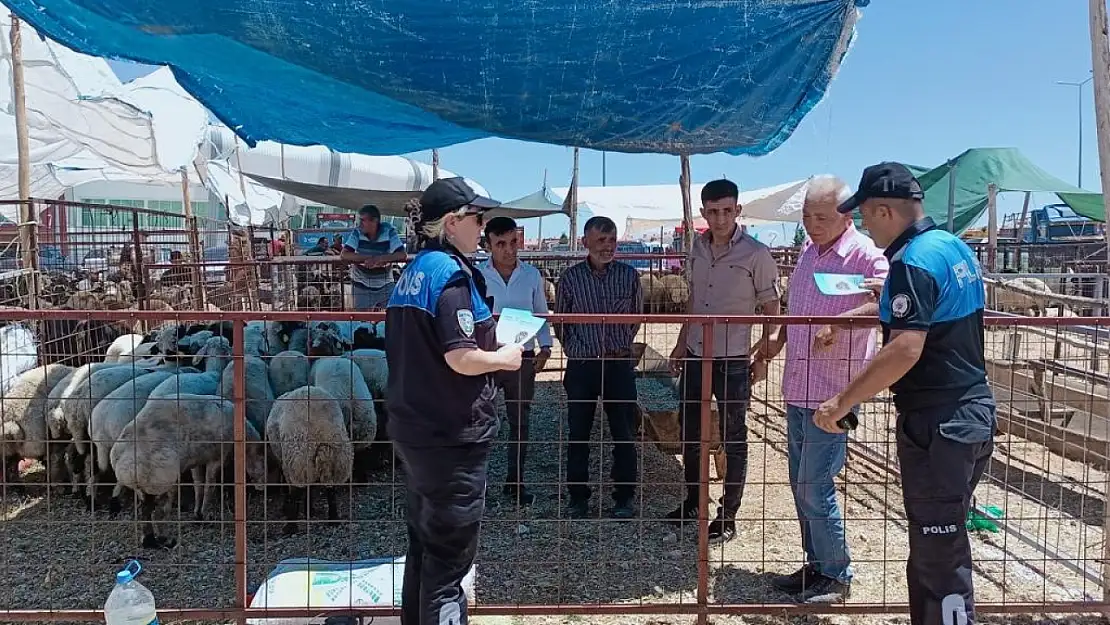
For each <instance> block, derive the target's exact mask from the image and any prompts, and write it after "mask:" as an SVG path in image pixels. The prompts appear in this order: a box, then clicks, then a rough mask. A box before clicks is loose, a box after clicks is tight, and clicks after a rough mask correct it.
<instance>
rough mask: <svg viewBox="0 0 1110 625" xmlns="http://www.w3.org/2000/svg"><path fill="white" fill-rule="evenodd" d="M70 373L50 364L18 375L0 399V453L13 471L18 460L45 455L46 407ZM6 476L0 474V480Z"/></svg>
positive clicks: (68, 368) (67, 369)
mask: <svg viewBox="0 0 1110 625" xmlns="http://www.w3.org/2000/svg"><path fill="white" fill-rule="evenodd" d="M72 372H73V367H70V366H68V365H59V364H51V365H46V366H42V367H35V368H34V369H30V370H28V371H24V372H23V373H21V374H19V376H17V377H16V379H15V380H14V381H13V382H12V385H11V386H10V387H9V388H8V389H7V390H6V391H4V393H3V397H2V398H0V430H2V431H0V450H2V457H3V458H5V459H8V460H9V462H8V463H7V468H8V469H9V470H15V469H16V467H17V462H16V461H18V459H20V458H43V457H44V456H45V455H46V441H47V435H48V431H49V430H48V428H47V425H46V404H47V398H48V396H49V394H50V391H51V390H52V389H53V388H54V387H55V386H57V385H58V384H59V383H60V382H61V381H62V380H63V379H65V378H66V377H67V376H68V375H69V374H70V373H72ZM6 478H7V476H5V475H2V474H0V480H4V481H6Z"/></svg>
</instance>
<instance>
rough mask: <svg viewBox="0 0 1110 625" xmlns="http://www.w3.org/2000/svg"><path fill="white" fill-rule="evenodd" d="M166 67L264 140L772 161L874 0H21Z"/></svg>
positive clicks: (350, 147) (108, 52)
mask: <svg viewBox="0 0 1110 625" xmlns="http://www.w3.org/2000/svg"><path fill="white" fill-rule="evenodd" d="M5 1H6V2H7V4H8V5H9V6H10V7H11V9H12V10H13V11H14V12H15V13H16V14H17V15H18V16H19V17H21V18H22V19H24V20H26V21H28V22H30V23H31V24H32V25H33V26H34V27H35V28H36V29H38V30H39V31H40V32H42V33H45V34H46V35H47V36H49V37H51V38H53V39H56V40H58V41H60V42H62V43H64V44H66V45H67V46H70V47H72V48H73V49H76V50H80V51H82V52H86V53H90V54H95V55H97V56H104V57H116V58H127V59H131V60H134V61H139V62H143V63H150V64H159V65H168V66H170V67H172V68H173V71H174V74H175V75H176V77H177V79H178V81H179V82H180V83H181V85H182V86H183V87H185V89H186V90H188V91H189V92H190V93H192V94H193V95H194V96H196V98H197V99H199V100H200V101H201V102H203V103H204V104H205V105H206V106H207V107H208V108H209V109H210V110H211V111H213V113H214V114H215V115H216V116H217V117H219V118H220V119H221V120H222V121H223V122H224V123H225V124H226V125H227V126H228V127H229V128H233V129H235V131H236V132H237V133H239V135H240V136H241V137H242V138H243V139H245V140H246V141H247V142H249V143H251V144H253V143H254V142H255V141H261V140H274V141H279V142H283V143H286V144H291V145H311V144H323V145H328V146H331V147H332V148H334V149H337V150H340V151H346V152H360V153H364V154H404V153H411V152H415V151H419V150H423V149H429V148H434V147H442V146H445V145H450V144H453V143H458V142H462V141H468V140H471V139H477V138H480V137H484V136H502V137H511V138H518V139H524V140H530V141H539V142H544V143H554V144H559V145H572V146H580V147H588V148H595V149H602V150H610V151H623V152H663V153H672V154H679V153H687V154H695V153H707V152H715V151H728V152H730V153H734V154H753V155H760V154H766V153H768V152H769V151H771V150H773V149H774V148H775V147H777V146H778V145H780V144H781V143H782V142H783V141H785V140H786V138H787V137H789V136H790V134H791V133H792V132H793V131H794V129H795V128H796V127H797V125H798V124H799V122H800V121H801V120H802V118H803V117H804V116H805V115H806V113H807V112H809V111H810V110H811V109H812V108H813V107H814V106H815V105H816V104H817V103H818V102H819V101H820V99H821V98H822V97H823V96H824V94H825V92H826V91H827V89H828V88H829V85H830V83H831V81H832V79H833V77H834V76H835V74H836V72H837V71H838V69H839V67H840V63H841V60H842V59H843V58H844V55H845V54H846V52H847V51H848V49H849V47H850V44H851V42H852V40H853V37H854V34H855V24H856V21H857V19H858V17H859V7H863V6H865V5H867V4H868V2H867V0H725V1H710V0H694V1H681V0H643V1H638V2H581V1H580V0H546V1H544V2H539V1H537V0H392V1H391V2H380V1H379V2H331V3H319V2H316V1H315V0H190V1H189V2H184V1H178V2H172V1H170V2H151V1H150V0H5Z"/></svg>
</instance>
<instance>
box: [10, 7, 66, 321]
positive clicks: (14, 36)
mask: <svg viewBox="0 0 1110 625" xmlns="http://www.w3.org/2000/svg"><path fill="white" fill-rule="evenodd" d="M11 19H12V27H11V32H10V33H9V42H10V43H11V47H12V103H13V104H15V142H16V150H17V153H18V158H19V168H18V175H19V247H20V249H21V250H22V252H23V254H22V256H23V268H24V269H26V270H28V272H29V273H28V274H27V276H28V280H27V282H28V286H29V287H30V289H29V290H30V302H29V305H30V307H31V308H38V307H39V304H38V300H39V279H38V245H37V244H36V241H35V238H36V237H35V235H36V228H37V226H38V224H37V223H36V219H35V207H34V203H33V202H32V201H31V139H30V134H29V132H28V129H27V93H26V89H25V85H24V82H23V37H22V34H21V33H20V29H19V19H18V18H16V16H15V15H12V16H11ZM62 210H65V209H64V208H63V209H62Z"/></svg>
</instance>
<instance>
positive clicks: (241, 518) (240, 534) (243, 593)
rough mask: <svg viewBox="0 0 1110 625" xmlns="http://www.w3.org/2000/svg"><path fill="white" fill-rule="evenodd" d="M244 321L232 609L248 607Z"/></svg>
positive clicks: (235, 375) (236, 397) (238, 374)
mask: <svg viewBox="0 0 1110 625" xmlns="http://www.w3.org/2000/svg"><path fill="white" fill-rule="evenodd" d="M244 329H245V322H244V321H243V320H242V319H236V320H235V322H234V324H233V325H232V331H231V336H232V355H231V357H232V359H233V360H232V362H233V363H234V364H233V365H232V366H233V367H234V369H232V380H233V384H232V391H231V397H232V400H231V401H232V403H233V405H234V406H235V424H234V430H233V432H232V438H233V439H234V441H235V450H234V453H235V606H236V607H238V608H246V607H247V405H246V402H245V397H244V392H243V391H244V389H246V388H247V363H246V361H245V360H244V359H243V354H244V350H243V335H244V334H245V332H244ZM237 621H238V623H239V625H246V622H247V620H246V618H244V617H241V616H240V617H238V619H237Z"/></svg>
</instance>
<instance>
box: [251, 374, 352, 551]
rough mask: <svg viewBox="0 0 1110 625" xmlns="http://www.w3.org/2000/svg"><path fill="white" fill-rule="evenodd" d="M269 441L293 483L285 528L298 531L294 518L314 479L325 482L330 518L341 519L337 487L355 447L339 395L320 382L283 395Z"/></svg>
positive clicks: (274, 411)
mask: <svg viewBox="0 0 1110 625" xmlns="http://www.w3.org/2000/svg"><path fill="white" fill-rule="evenodd" d="M266 441H267V442H268V443H269V445H270V450H271V453H272V454H273V456H274V458H276V459H277V463H278V466H279V467H280V468H281V473H282V475H283V476H284V478H285V481H286V483H287V484H288V486H289V489H288V490H287V491H286V494H285V503H284V506H283V508H284V511H285V520H286V521H287V523H286V525H285V528H284V532H285V533H286V534H293V533H295V532H296V531H297V526H296V524H295V521H296V520H297V518H298V516H299V512H300V510H302V509H303V507H304V502H305V499H306V489H307V488H308V487H309V486H312V485H316V484H321V485H323V486H324V492H325V496H326V497H327V503H328V520H330V521H335V520H337V519H338V518H339V513H338V511H337V510H336V503H335V487H336V485H338V484H345V483H347V482H349V481H350V479H351V469H352V466H353V464H354V450H353V447H352V445H351V439H350V437H349V436H348V434H347V426H346V421H345V420H344V417H343V409H342V408H341V407H340V405H339V401H338V400H337V399H336V398H335V396H334V395H332V394H331V393H329V392H327V391H326V390H324V389H322V388H320V387H318V386H302V387H300V388H296V389H293V390H292V391H289V392H288V393H285V394H283V395H281V396H280V397H278V398H277V399H276V400H274V407H273V409H271V410H270V415H269V418H268V419H267V420H266Z"/></svg>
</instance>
